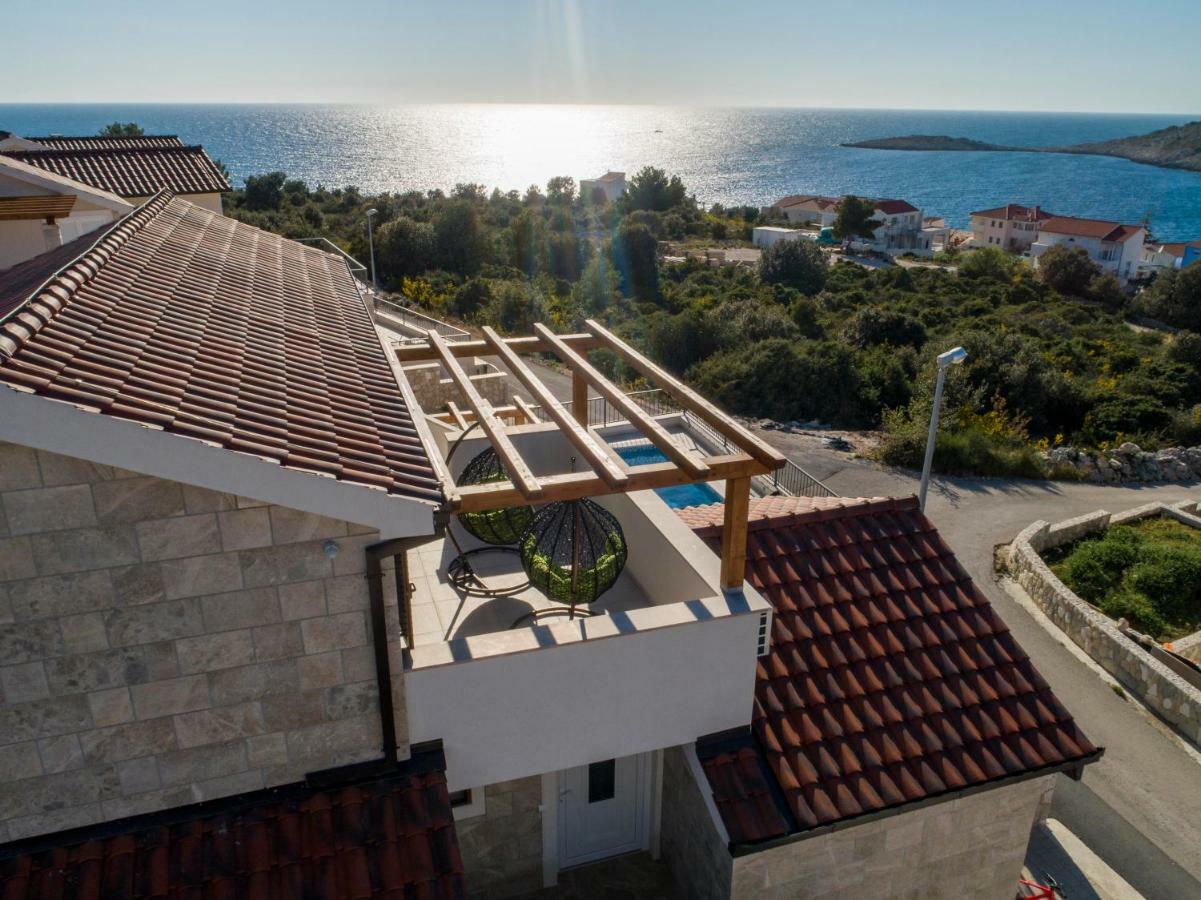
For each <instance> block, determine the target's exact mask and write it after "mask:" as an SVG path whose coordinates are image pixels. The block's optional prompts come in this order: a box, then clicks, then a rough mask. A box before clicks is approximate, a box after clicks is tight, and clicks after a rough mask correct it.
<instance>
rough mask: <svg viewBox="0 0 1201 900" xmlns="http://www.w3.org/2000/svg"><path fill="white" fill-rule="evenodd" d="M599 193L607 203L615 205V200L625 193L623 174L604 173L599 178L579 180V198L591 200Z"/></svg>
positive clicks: (624, 175)
mask: <svg viewBox="0 0 1201 900" xmlns="http://www.w3.org/2000/svg"><path fill="white" fill-rule="evenodd" d="M597 191H600V192H601V193H602V194H603V195H604V197H605V201H606V202H607V203H616V202H617V199H618V198H619V197H620V196H621V195H622V194H624V193H625V192H626V173H625V172H606V173H605V174H604V175H602V176H601V177H600V178H581V179H580V196H581V197H583V198H584V199H585V200H591V199H592V198H593V196H595V194H596V192H597Z"/></svg>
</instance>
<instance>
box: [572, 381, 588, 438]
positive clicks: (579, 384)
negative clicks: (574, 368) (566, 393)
mask: <svg viewBox="0 0 1201 900" xmlns="http://www.w3.org/2000/svg"><path fill="white" fill-rule="evenodd" d="M571 414H572V415H573V416H574V417H575V420H576V421H577V422H579V423H580V424H581V425H583V426H584V427H585V428H587V427H588V382H587V381H586V380H585V379H584V376H583V375H581V374H580V373H579V372H572V373H571Z"/></svg>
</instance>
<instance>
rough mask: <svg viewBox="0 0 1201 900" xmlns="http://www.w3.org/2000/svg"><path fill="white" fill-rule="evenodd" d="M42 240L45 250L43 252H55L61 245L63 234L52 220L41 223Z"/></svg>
mask: <svg viewBox="0 0 1201 900" xmlns="http://www.w3.org/2000/svg"><path fill="white" fill-rule="evenodd" d="M42 239H43V240H44V241H45V242H46V250H45V251H43V252H49V251H50V250H57V249H58V248H59V247H61V246H62V245H63V233H62V231H60V230H59V227H58V223H57V222H55V221H54V220H53V219H47V220H46V221H45V222H44V223H42Z"/></svg>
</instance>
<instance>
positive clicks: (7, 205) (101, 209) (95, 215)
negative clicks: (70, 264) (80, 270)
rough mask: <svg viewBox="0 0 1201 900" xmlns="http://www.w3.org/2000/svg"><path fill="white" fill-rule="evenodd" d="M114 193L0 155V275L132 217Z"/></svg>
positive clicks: (129, 207) (124, 202)
mask: <svg viewBox="0 0 1201 900" xmlns="http://www.w3.org/2000/svg"><path fill="white" fill-rule="evenodd" d="M133 209H134V205H133V204H132V203H129V202H128V201H126V200H123V199H121V198H120V197H118V196H117V195H116V194H113V193H110V192H109V191H104V190H101V189H99V188H94V187H91V186H90V185H86V184H82V183H81V182H78V181H75V180H73V179H71V178H64V177H63V176H61V175H55V174H54V173H53V172H46V171H43V170H42V169H39V168H36V167H35V166H30V165H27V164H26V163H23V162H18V161H17V160H15V159H10V158H9V157H7V156H3V155H0V271H3V270H5V269H9V268H11V267H12V266H15V265H16V264H17V263H20V262H24V261H25V260H27V259H32V258H33V257H35V256H40V255H41V254H43V253H46V252H48V251H51V250H55V249H57V248H58V247H61V246H62V245H64V244H70V243H71V242H72V241H74V240H76V239H77V238H80V237H82V236H84V235H86V234H89V233H90V232H93V231H95V230H96V229H97V228H100V227H102V226H104V225H108V224H110V223H111V222H113V221H115V220H117V219H119V218H121V217H122V216H124V215H125V214H126V213H129V212H132V211H133Z"/></svg>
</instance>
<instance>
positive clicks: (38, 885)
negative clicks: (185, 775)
mask: <svg viewBox="0 0 1201 900" xmlns="http://www.w3.org/2000/svg"><path fill="white" fill-rule="evenodd" d="M426 768H428V767H426ZM262 793H264V794H269V792H262ZM276 793H279V794H282V796H283V799H271V798H270V796H268V797H267V798H264V799H263V800H261V801H260V802H257V803H256V802H253V800H252V802H250V803H248V804H243V805H240V806H239V807H237V808H234V809H232V810H229V811H225V812H218V813H215V814H214V813H210V814H208V815H204V814H203V813H197V814H193V815H192V816H191V817H189V816H188V815H186V813H187V811H186V810H180V811H178V812H180V813H184V814H183V815H177V816H174V817H172V818H171V819H168V820H166V821H158V822H156V821H152V820H151V819H150V817H141V818H140V820H131V821H130V824H131V825H132V826H133V827H131V828H130V829H129V830H120V829H119V828H113V827H111V826H110V827H107V828H105V829H103V831H100V830H98V829H94V828H93V829H81V830H80V833H78V834H72V833H70V832H67V833H65V834H64V835H63V836H62V837H63V838H66V840H63V841H61V842H59V843H49V844H48V843H47V842H45V841H41V842H38V844H35V846H34V848H33V849H30V850H27V851H25V852H20V851H19V848H18V854H17V855H7V858H0V897H2V898H3V900H46V898H51V897H61V898H71V900H135V898H136V900H142V898H151V897H155V898H157V897H162V898H168V897H170V898H180V900H183V898H201V897H204V898H234V897H239V898H247V900H268V898H270V900H291V898H300V897H314V898H317V897H319V898H323V900H367V898H373V897H390V898H397V900H401V898H430V900H434V898H461V897H464V896H466V891H465V888H464V883H463V862H462V858H461V854H460V851H459V842H458V837H457V836H456V834H455V827H454V820H453V818H452V815H451V807H450V798H449V796H448V795H447V791H446V779H445V776H444V775H443V774H442V772H441V771H437V770H432V771H426V772H417V773H414V774H404V773H402V774H397V775H388V776H383V777H379V778H376V779H374V780H370V781H366V782H360V783H358V784H354V785H350V786H344V787H340V788H334V789H327V790H320V789H305V790H301V791H291V792H289V791H288V790H287V789H284V790H283V791H281V792H276ZM54 838H55V839H56V840H57V839H58V838H59V836H57V835H56V836H54ZM13 846H14V845H9V847H13ZM8 849H9V848H5V847H0V856H4V855H6V854H5V851H6V850H8Z"/></svg>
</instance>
